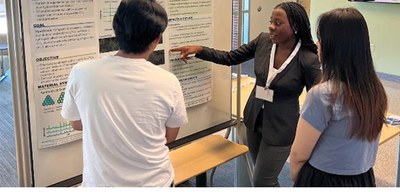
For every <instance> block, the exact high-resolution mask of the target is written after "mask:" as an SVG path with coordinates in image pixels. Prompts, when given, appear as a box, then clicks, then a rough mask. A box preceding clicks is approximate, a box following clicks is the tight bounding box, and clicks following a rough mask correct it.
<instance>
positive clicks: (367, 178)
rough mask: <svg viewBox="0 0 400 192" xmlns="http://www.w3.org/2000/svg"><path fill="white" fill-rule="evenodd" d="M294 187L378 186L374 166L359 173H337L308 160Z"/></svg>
mask: <svg viewBox="0 0 400 192" xmlns="http://www.w3.org/2000/svg"><path fill="white" fill-rule="evenodd" d="M339 163H340V162H339ZM294 187H376V184H375V175H374V170H373V169H372V168H371V169H369V170H368V171H367V172H365V173H362V174H359V175H335V174H330V173H326V172H324V171H321V170H318V169H316V168H315V167H313V166H312V165H310V163H308V162H307V163H306V164H304V166H303V167H302V168H301V170H300V172H299V175H298V176H297V181H296V182H295V183H294Z"/></svg>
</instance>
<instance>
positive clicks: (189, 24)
mask: <svg viewBox="0 0 400 192" xmlns="http://www.w3.org/2000/svg"><path fill="white" fill-rule="evenodd" d="M20 2H21V9H22V10H21V13H22V15H21V17H22V21H23V22H22V23H23V29H22V30H23V34H24V36H23V42H24V45H25V49H24V54H25V66H26V71H27V86H28V98H29V104H28V105H29V110H30V111H29V114H30V130H29V132H30V136H31V138H30V141H31V150H32V154H31V155H32V174H33V185H34V186H51V185H54V184H56V183H60V182H61V183H62V182H63V181H67V180H69V179H71V178H79V176H80V175H81V174H82V142H81V137H82V133H81V132H78V131H74V130H73V129H72V128H71V126H70V124H69V123H68V122H67V121H65V120H64V119H62V117H61V116H60V111H61V107H62V102H63V95H64V90H65V86H66V82H67V79H68V75H69V71H70V69H71V68H72V67H73V66H74V65H75V64H76V63H78V62H80V61H84V60H88V59H95V58H100V57H102V56H104V55H108V54H114V53H115V51H116V50H117V49H118V46H117V45H116V44H115V38H114V35H113V32H112V28H111V27H110V26H111V23H112V17H113V13H114V12H115V11H116V8H117V6H118V4H119V2H120V0H100V1H76V0H32V1H20ZM157 2H159V3H160V4H161V5H163V6H164V7H165V9H166V10H167V12H168V14H169V19H170V20H169V25H168V28H167V30H166V31H165V33H164V35H163V39H164V40H163V42H162V43H161V44H160V45H159V46H158V47H157V48H156V51H155V53H154V54H153V55H152V56H151V57H150V60H151V61H152V62H153V63H155V64H156V65H159V66H160V67H162V68H164V69H166V70H168V71H171V72H172V73H174V74H175V75H176V76H177V77H178V79H179V80H180V82H181V85H182V89H183V91H184V97H185V103H186V107H187V112H188V117H189V124H187V125H185V126H184V127H182V128H181V130H180V132H179V135H178V139H180V138H184V137H187V136H190V135H193V134H196V133H198V132H201V131H204V130H206V129H208V128H210V127H213V126H216V125H219V124H221V123H224V122H227V121H230V120H231V106H230V104H231V77H230V68H229V67H226V66H220V65H213V64H211V63H209V62H204V61H201V60H198V59H192V60H191V61H190V63H189V64H188V65H186V64H183V62H182V61H180V60H179V59H177V57H178V56H179V55H176V54H173V53H170V52H169V49H170V48H173V47H178V46H181V45H188V44H200V45H206V46H211V47H215V48H219V49H225V50H229V49H230V42H231V32H230V31H231V30H227V29H231V23H232V22H231V18H232V17H231V13H232V10H231V9H232V7H231V5H232V2H231V1H229V0H219V1H212V0H205V1H197V0H185V1H179V0H157Z"/></svg>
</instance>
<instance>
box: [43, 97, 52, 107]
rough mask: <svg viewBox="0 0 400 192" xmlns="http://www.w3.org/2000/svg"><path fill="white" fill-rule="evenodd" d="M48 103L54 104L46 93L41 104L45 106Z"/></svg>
mask: <svg viewBox="0 0 400 192" xmlns="http://www.w3.org/2000/svg"><path fill="white" fill-rule="evenodd" d="M50 105H54V100H53V99H52V98H51V97H50V95H47V96H46V98H45V99H44V101H43V103H42V106H43V107H45V106H50Z"/></svg>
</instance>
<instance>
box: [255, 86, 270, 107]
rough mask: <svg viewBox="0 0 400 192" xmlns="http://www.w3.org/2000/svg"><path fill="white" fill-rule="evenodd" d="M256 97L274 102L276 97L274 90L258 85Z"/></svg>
mask: <svg viewBox="0 0 400 192" xmlns="http://www.w3.org/2000/svg"><path fill="white" fill-rule="evenodd" d="M256 98H257V99H262V100H265V101H269V102H271V103H272V102H273V98H274V90H271V89H267V88H265V87H261V86H258V85H257V87H256Z"/></svg>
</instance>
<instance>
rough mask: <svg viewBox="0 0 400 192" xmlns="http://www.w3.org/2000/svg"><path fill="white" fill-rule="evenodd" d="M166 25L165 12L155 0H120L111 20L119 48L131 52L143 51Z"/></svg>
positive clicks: (138, 52) (166, 17)
mask: <svg viewBox="0 0 400 192" xmlns="http://www.w3.org/2000/svg"><path fill="white" fill-rule="evenodd" d="M167 25H168V16H167V13H166V12H165V10H164V8H163V7H162V6H161V5H160V4H158V3H157V2H156V1H155V0H122V1H121V3H120V5H119V7H118V9H117V12H116V13H115V15H114V20H113V28H114V32H115V36H116V38H117V41H118V44H119V47H120V49H121V50H123V51H124V52H126V53H133V54H140V53H144V52H145V51H146V50H147V49H148V48H149V45H150V44H151V43H152V42H153V41H154V40H155V39H156V38H157V37H158V36H159V35H160V34H162V33H163V32H164V30H165V28H166V27H167Z"/></svg>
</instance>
